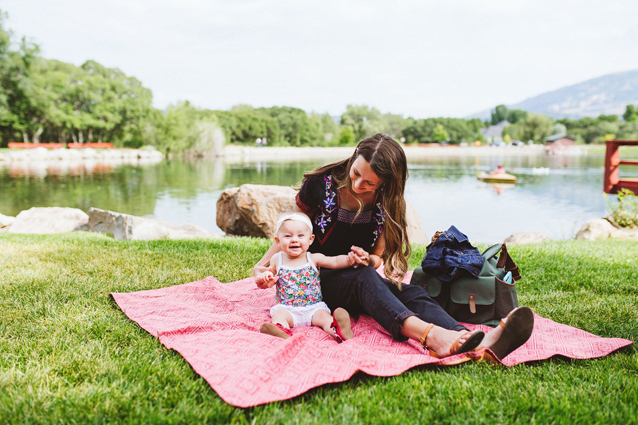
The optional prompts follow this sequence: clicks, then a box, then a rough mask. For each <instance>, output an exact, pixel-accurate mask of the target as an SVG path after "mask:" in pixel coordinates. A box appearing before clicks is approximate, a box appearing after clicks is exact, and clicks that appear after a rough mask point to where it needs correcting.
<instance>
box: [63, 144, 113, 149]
mask: <svg viewBox="0 0 638 425" xmlns="http://www.w3.org/2000/svg"><path fill="white" fill-rule="evenodd" d="M67 147H68V148H69V149H85V148H93V149H111V148H112V147H113V143H69V144H67Z"/></svg>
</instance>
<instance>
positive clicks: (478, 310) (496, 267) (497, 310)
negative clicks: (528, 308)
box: [410, 244, 521, 326]
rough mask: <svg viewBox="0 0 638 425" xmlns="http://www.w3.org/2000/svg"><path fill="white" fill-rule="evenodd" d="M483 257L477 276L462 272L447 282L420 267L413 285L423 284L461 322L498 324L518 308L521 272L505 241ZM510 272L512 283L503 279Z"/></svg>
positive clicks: (487, 251) (414, 276) (415, 271)
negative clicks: (517, 286) (517, 290)
mask: <svg viewBox="0 0 638 425" xmlns="http://www.w3.org/2000/svg"><path fill="white" fill-rule="evenodd" d="M499 253H500V255H498V254H499ZM482 256H483V259H484V263H483V268H482V269H481V272H480V273H479V277H478V278H476V277H474V276H472V275H471V274H470V273H469V272H466V271H463V272H462V273H460V274H459V275H457V276H456V277H455V278H454V279H453V280H452V281H450V282H444V281H442V280H440V279H438V278H436V277H434V276H429V275H427V274H425V273H424V272H423V269H422V268H421V267H417V268H416V269H415V270H414V274H413V275H412V280H411V281H410V284H411V285H418V286H421V287H423V288H424V289H425V290H426V291H428V293H429V294H430V296H431V297H432V298H433V299H434V300H435V301H436V302H437V303H438V304H439V305H440V306H441V307H443V309H444V310H445V311H446V312H448V314H449V315H450V316H452V317H453V318H454V319H456V320H457V321H459V322H466V323H474V324H483V325H489V326H496V325H498V323H499V322H500V320H501V319H502V318H503V317H506V316H507V315H508V313H509V312H510V311H512V310H513V309H515V308H516V307H518V297H517V296H516V281H517V280H519V279H520V278H521V275H520V273H519V270H518V266H517V265H516V263H515V262H514V261H513V260H512V258H511V257H510V255H509V253H508V252H507V248H506V246H505V244H496V245H492V246H491V247H489V248H487V249H486V250H485V251H484V252H483V254H482ZM508 272H511V277H512V278H511V283H507V282H505V281H504V280H503V279H504V278H505V276H506V275H507V274H508Z"/></svg>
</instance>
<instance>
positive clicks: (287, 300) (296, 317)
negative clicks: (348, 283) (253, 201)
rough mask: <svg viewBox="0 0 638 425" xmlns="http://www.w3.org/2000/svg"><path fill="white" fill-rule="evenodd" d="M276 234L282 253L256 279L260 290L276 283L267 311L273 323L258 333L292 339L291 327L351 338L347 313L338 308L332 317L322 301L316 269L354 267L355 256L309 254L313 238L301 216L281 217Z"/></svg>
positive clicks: (265, 324) (307, 220) (340, 338)
mask: <svg viewBox="0 0 638 425" xmlns="http://www.w3.org/2000/svg"><path fill="white" fill-rule="evenodd" d="M275 234H276V236H275V242H276V243H277V244H278V245H279V248H280V249H281V251H280V252H278V253H277V254H275V255H273V257H272V258H271V259H270V268H269V269H268V270H267V271H265V272H263V273H260V274H259V275H257V277H256V278H255V283H256V284H257V286H258V287H259V288H262V289H264V288H270V287H272V286H273V285H275V284H277V304H276V305H275V306H273V307H272V308H271V309H270V316H271V318H272V323H264V324H263V325H262V326H261V329H260V332H262V333H266V334H269V335H274V336H277V337H280V338H284V339H287V338H290V337H291V336H292V332H290V328H292V327H294V326H318V327H320V328H322V329H323V330H324V331H326V332H327V333H328V334H330V335H332V336H333V337H334V338H335V339H336V340H337V341H339V342H342V341H344V340H346V339H350V338H352V337H353V336H354V334H353V333H352V330H351V329H350V315H349V314H348V312H347V311H346V310H344V309H343V308H340V307H339V308H337V309H336V310H335V311H334V315H332V316H331V315H330V309H329V308H328V306H327V305H326V303H325V302H323V301H322V299H323V298H322V296H321V286H320V284H319V270H318V269H317V267H326V268H330V269H343V268H346V267H350V266H353V265H354V264H355V260H354V258H353V255H354V254H352V253H350V254H348V255H339V256H337V257H326V256H325V255H323V254H311V253H309V252H308V248H309V247H310V245H311V244H312V241H313V240H314V239H315V235H313V234H312V223H311V222H310V219H309V218H308V216H307V215H305V214H303V213H298V212H290V213H285V214H283V215H282V216H281V217H280V218H279V220H278V221H277V230H276V232H275Z"/></svg>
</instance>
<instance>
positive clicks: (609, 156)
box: [603, 140, 638, 194]
mask: <svg viewBox="0 0 638 425" xmlns="http://www.w3.org/2000/svg"><path fill="white" fill-rule="evenodd" d="M621 146H638V140H611V141H609V142H607V149H606V151H605V180H604V182H603V191H604V192H605V193H618V191H620V189H629V190H631V191H632V192H634V193H636V194H638V179H621V178H620V173H619V168H618V167H619V166H621V165H638V160H635V159H629V160H624V161H621V160H620V147H621Z"/></svg>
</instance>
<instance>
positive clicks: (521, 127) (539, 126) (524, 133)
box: [503, 113, 553, 142]
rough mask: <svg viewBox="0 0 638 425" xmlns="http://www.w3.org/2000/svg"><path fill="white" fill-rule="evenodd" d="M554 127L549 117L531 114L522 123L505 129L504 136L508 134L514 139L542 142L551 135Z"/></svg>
mask: <svg viewBox="0 0 638 425" xmlns="http://www.w3.org/2000/svg"><path fill="white" fill-rule="evenodd" d="M552 125H553V122H552V119H551V118H550V117H548V116H547V115H542V114H532V113H529V114H527V117H526V118H525V119H523V120H522V121H519V122H517V123H516V124H512V125H510V126H507V127H505V128H504V129H503V135H505V134H507V135H509V136H510V137H512V139H518V140H523V141H527V140H533V141H535V142H542V141H543V139H544V138H545V137H548V136H550V135H551V134H550V133H551V130H552Z"/></svg>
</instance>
